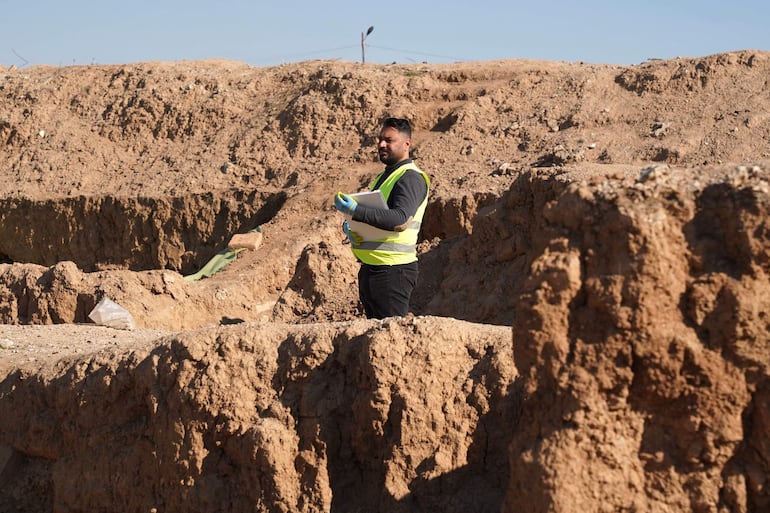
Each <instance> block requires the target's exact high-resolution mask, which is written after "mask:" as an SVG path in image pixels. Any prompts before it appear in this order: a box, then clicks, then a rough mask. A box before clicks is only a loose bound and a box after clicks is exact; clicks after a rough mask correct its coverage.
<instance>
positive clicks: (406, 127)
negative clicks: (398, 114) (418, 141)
mask: <svg viewBox="0 0 770 513" xmlns="http://www.w3.org/2000/svg"><path fill="white" fill-rule="evenodd" d="M388 127H390V128H395V129H396V130H398V131H399V132H401V133H402V134H406V136H407V137H409V138H410V139H411V137H412V125H410V124H409V120H406V119H402V118H387V119H386V120H385V121H383V122H382V128H388Z"/></svg>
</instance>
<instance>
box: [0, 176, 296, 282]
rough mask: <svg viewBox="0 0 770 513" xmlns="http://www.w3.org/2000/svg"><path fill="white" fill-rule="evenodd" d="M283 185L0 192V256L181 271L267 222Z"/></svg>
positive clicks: (86, 266)
mask: <svg viewBox="0 0 770 513" xmlns="http://www.w3.org/2000/svg"><path fill="white" fill-rule="evenodd" d="M285 201H286V193H285V192H283V191H281V192H276V193H267V192H253V191H242V190H241V191H231V192H228V193H221V192H220V193H216V194H214V193H202V194H187V195H182V196H176V197H157V198H154V197H136V198H127V197H116V196H110V195H105V196H100V197H86V196H79V197H71V198H61V199H51V200H41V201H36V200H31V199H26V198H3V199H0V212H2V213H1V214H0V259H2V261H4V262H5V263H34V264H38V265H42V266H52V265H55V264H57V263H58V262H63V261H71V262H74V263H75V264H76V265H77V266H78V268H80V269H82V270H83V271H85V272H93V271H98V270H104V269H127V270H131V271H145V270H151V269H171V270H175V271H178V272H180V273H182V274H187V273H190V272H192V271H194V270H195V269H197V268H199V267H200V266H202V265H203V264H205V262H207V261H208V260H209V259H210V258H211V257H212V256H213V255H214V254H215V253H216V252H217V251H219V250H221V248H222V247H223V246H224V245H226V244H227V241H228V239H229V238H230V237H231V236H232V235H233V234H235V233H243V232H245V231H248V230H251V229H254V228H256V227H257V226H260V225H262V224H264V223H267V222H268V221H270V219H272V218H273V217H274V216H275V213H276V212H277V211H278V210H280V208H281V206H282V205H283V203H284V202H285Z"/></svg>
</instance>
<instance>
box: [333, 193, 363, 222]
mask: <svg viewBox="0 0 770 513" xmlns="http://www.w3.org/2000/svg"><path fill="white" fill-rule="evenodd" d="M357 206H358V203H357V202H356V200H354V199H353V198H352V197H350V196H348V195H347V194H344V193H341V192H338V193H337V194H336V195H335V196H334V208H336V209H337V210H339V211H340V212H342V213H343V214H345V215H346V216H351V217H352V216H353V212H355V211H356V207H357Z"/></svg>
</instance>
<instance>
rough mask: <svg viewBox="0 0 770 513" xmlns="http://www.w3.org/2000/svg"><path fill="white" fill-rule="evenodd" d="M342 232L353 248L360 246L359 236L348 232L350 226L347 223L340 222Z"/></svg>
mask: <svg viewBox="0 0 770 513" xmlns="http://www.w3.org/2000/svg"><path fill="white" fill-rule="evenodd" d="M342 231H343V232H345V235H346V236H347V237H348V240H349V241H350V243H351V244H353V245H354V246H357V245H358V244H361V240H362V239H361V236H360V235H358V234H357V233H356V232H352V231H350V225H349V224H348V222H347V221H343V222H342Z"/></svg>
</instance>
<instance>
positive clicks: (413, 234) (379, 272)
mask: <svg viewBox="0 0 770 513" xmlns="http://www.w3.org/2000/svg"><path fill="white" fill-rule="evenodd" d="M411 146H412V127H411V125H410V124H409V121H407V120H405V119H399V118H388V119H386V120H385V121H384V122H383V123H382V127H381V129H380V135H379V143H378V145H377V152H378V155H379V157H380V162H382V163H383V164H385V166H386V167H385V171H383V172H382V173H380V174H379V175H378V176H377V177H376V178H375V179H374V182H373V183H372V186H371V190H373V191H374V190H379V191H381V192H382V195H383V197H384V198H385V202H386V203H387V208H375V207H370V206H366V205H362V204H359V203H357V202H356V200H355V199H354V198H353V197H351V196H350V195H348V194H342V193H338V194H337V195H335V197H334V206H335V208H336V209H337V210H339V211H340V212H342V213H343V214H345V215H346V216H349V217H350V218H351V219H352V220H353V221H359V222H362V223H365V224H368V225H371V226H373V227H375V228H379V229H380V230H385V231H384V232H382V231H380V232H378V233H380V235H379V236H377V237H375V238H374V240H366V239H364V238H363V237H361V236H360V235H359V234H357V233H356V232H353V231H351V230H350V226H349V224H348V222H347V221H345V222H344V223H343V230H344V231H345V233H346V235H347V236H348V239H350V242H351V248H352V251H353V254H354V255H355V257H356V258H357V259H358V260H359V261H360V262H361V269H360V270H359V272H358V295H359V298H360V299H361V303H363V305H364V311H365V312H366V316H367V317H368V318H370V319H383V318H385V317H395V316H404V315H406V314H407V313H408V311H409V298H410V297H411V295H412V290H414V286H415V283H416V282H417V274H418V264H417V236H418V234H419V231H420V226H421V224H422V218H423V214H424V213H425V207H426V205H427V204H428V186H429V185H430V179H429V178H428V175H426V174H425V173H424V172H422V171H421V170H420V169H419V168H418V167H417V166H415V165H414V162H412V159H411V158H410V156H409V150H410V148H411Z"/></svg>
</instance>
